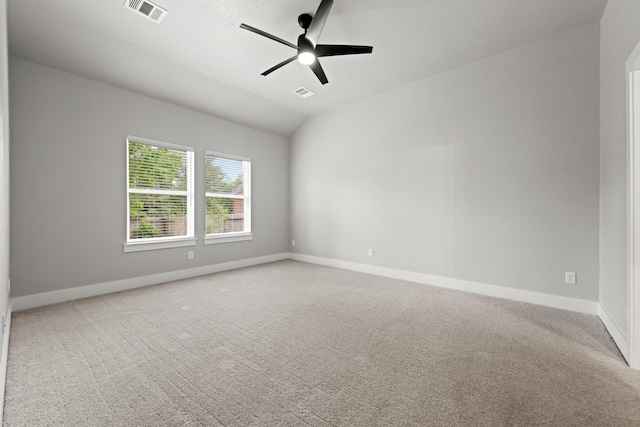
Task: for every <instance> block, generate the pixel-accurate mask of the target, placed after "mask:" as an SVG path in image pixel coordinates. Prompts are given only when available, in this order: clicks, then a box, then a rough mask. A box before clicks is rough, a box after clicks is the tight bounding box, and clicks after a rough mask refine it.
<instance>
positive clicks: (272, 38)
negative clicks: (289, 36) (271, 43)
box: [240, 24, 298, 49]
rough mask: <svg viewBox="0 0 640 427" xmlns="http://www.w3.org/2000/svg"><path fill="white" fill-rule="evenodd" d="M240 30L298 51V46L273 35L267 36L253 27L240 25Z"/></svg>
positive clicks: (267, 34)
mask: <svg viewBox="0 0 640 427" xmlns="http://www.w3.org/2000/svg"><path fill="white" fill-rule="evenodd" d="M240 28H242V29H243V30H247V31H251V32H252V33H256V34H260V35H261V36H264V37H266V38H268V39H271V40H275V41H277V42H278V43H282V44H284V45H286V46H289V47H292V48H294V49H298V46H296V45H295V44H293V43H289V42H288V41H286V40H283V39H281V38H280V37H276V36H274V35H273V34H269V33H267V32H265V31H262V30H259V29H257V28H255V27H252V26H251V25H247V24H240Z"/></svg>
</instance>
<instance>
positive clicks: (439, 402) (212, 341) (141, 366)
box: [4, 261, 640, 427]
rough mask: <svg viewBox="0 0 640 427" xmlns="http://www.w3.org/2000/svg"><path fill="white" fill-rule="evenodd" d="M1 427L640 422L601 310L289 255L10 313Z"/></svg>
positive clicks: (637, 402)
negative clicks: (570, 308) (597, 313)
mask: <svg viewBox="0 0 640 427" xmlns="http://www.w3.org/2000/svg"><path fill="white" fill-rule="evenodd" d="M6 387H7V388H6V397H5V420H4V421H5V425H7V426H45V425H46V426H51V425H64V426H94V425H95V426H226V427H232V426H367V427H370V426H458V425H464V426H542V425H545V426H546V425H549V426H640V372H639V371H633V370H631V369H629V368H628V367H627V366H626V364H625V363H624V361H623V359H622V357H621V356H620V354H619V352H618V350H617V349H616V347H615V345H614V344H613V342H612V340H611V338H610V337H609V336H608V335H607V332H606V331H605V329H604V327H603V326H602V324H601V322H600V320H599V319H598V318H596V317H594V316H588V315H581V314H576V313H571V312H566V311H561V310H555V309H549V308H545V307H538V306H534V305H529V304H524V303H517V302H511V301H506V300H500V299H493V298H488V297H482V296H477V295H472V294H467V293H462V292H456V291H450V290H445V289H440V288H435V287H430V286H424V285H419V284H414V283H408V282H403V281H398V280H392V279H387V278H382V277H376V276H370V275H366V274H360V273H354V272H349V271H344V270H338V269H332V268H326V267H320V266H316V265H311V264H305V263H300V262H295V261H281V262H276V263H271V264H265V265H260V266H256V267H250V268H245V269H241V270H234V271H229V272H224V273H218V274H213V275H209V276H202V277H198V278H194V279H189V280H183V281H177V282H172V283H168V284H163V285H158V286H152V287H147V288H141V289H136V290H132V291H127V292H120V293H116V294H110V295H105V296H101V297H95V298H89V299H85V300H80V301H73V302H68V303H63V304H58V305H55V306H49V307H44V308H40V309H34V310H29V311H23V312H18V313H14V317H13V320H12V325H11V342H10V346H9V365H8V373H7V386H6Z"/></svg>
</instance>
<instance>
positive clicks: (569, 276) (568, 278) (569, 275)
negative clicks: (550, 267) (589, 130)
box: [564, 271, 577, 285]
mask: <svg viewBox="0 0 640 427" xmlns="http://www.w3.org/2000/svg"><path fill="white" fill-rule="evenodd" d="M576 281H577V280H576V273H575V272H573V271H565V272H564V283H569V284H571V285H575V284H576Z"/></svg>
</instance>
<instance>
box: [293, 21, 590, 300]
mask: <svg viewBox="0 0 640 427" xmlns="http://www.w3.org/2000/svg"><path fill="white" fill-rule="evenodd" d="M598 76H599V25H598V24H597V23H595V24H591V25H588V26H585V27H581V28H578V29H576V30H574V31H572V32H569V33H565V34H562V35H560V36H557V37H554V38H550V39H546V40H543V41H541V42H538V43H535V44H532V45H528V46H525V47H522V48H519V49H517V50H513V51H509V52H506V53H504V54H500V55H497V56H494V57H491V58H488V59H486V60H482V61H479V62H476V63H474V64H471V65H469V66H466V67H462V68H459V69H456V70H453V71H450V72H447V73H444V74H442V75H439V76H436V77H433V78H429V79H426V80H423V81H420V82H417V83H415V84H412V85H409V86H406V87H402V88H399V89H397V90H394V91H391V92H388V93H385V94H382V95H379V96H376V97H372V98H370V99H367V100H363V101H361V102H358V103H355V104H352V105H348V106H345V107H343V108H340V109H337V110H334V111H331V112H328V113H325V114H322V115H319V116H314V117H313V118H311V119H310V120H308V121H307V122H306V123H305V124H304V125H303V126H302V127H301V128H300V129H299V130H298V132H297V133H296V134H295V135H294V137H293V140H292V148H291V159H290V161H291V180H290V182H291V200H292V205H291V206H292V208H291V216H292V223H291V238H292V239H295V240H296V247H295V248H293V249H294V251H295V252H298V253H301V254H307V255H313V256H320V257H327V258H333V259H339V260H345V261H351V262H358V263H371V264H375V265H378V266H384V267H389V268H395V269H402V270H409V271H414V272H420V273H426V274H433V275H439V276H444V277H451V278H456V279H464V280H469V281H475V282H482V283H488V284H493V285H501V286H506V287H513V288H519V289H526V290H533V291H539V292H546V293H551V294H557V295H563V296H569V297H575V298H581V299H586V300H591V301H596V300H597V298H598V176H599V170H598V132H599V130H598V115H599V111H598V105H599V104H598V103H599V101H598V100H599V96H598ZM368 248H373V249H374V251H375V252H374V254H375V256H374V257H372V258H370V257H368V256H367V249H368ZM565 271H575V272H577V274H578V284H577V285H566V284H564V272H565Z"/></svg>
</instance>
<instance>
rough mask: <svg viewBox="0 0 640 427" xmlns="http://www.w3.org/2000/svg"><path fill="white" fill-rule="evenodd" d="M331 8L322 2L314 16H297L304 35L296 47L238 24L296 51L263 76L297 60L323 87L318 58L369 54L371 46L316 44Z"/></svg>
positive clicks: (329, 1) (330, 1) (328, 1)
mask: <svg viewBox="0 0 640 427" xmlns="http://www.w3.org/2000/svg"><path fill="white" fill-rule="evenodd" d="M331 6H333V0H322V1H321V2H320V6H319V7H318V11H317V12H316V15H315V16H311V15H309V14H308V13H303V14H302V15H300V16H298V24H300V26H301V27H302V29H304V34H300V36H299V37H298V45H297V46H296V45H295V44H293V43H289V42H288V41H286V40H283V39H281V38H280V37H276V36H274V35H273V34H269V33H267V32H265V31H262V30H259V29H257V28H254V27H252V26H250V25H247V24H240V28H242V29H243V30H247V31H251V32H253V33H256V34H260V35H261V36H264V37H267V38H269V39H271V40H275V41H277V42H278V43H282V44H283V45H286V46H289V47H292V48H294V49H296V50H297V51H298V53H297V54H296V55H294V56H292V57H291V58H288V59H285V60H284V61H282V62H281V63H279V64H278V65H275V66H273V67H271V68H269V69H268V70H267V71H265V72H264V73H262V75H263V76H266V75H269V74H271V73H272V72H274V71H275V70H277V69H278V68H280V67H283V66H285V65H287V64H288V63H290V62H293V61H294V60H295V59H298V61H300V62H301V63H302V64H305V65H308V66H309V67H310V68H311V70H313V72H314V73H315V75H316V76H317V77H318V80H320V82H321V83H322V84H323V85H324V84H327V83H329V80H327V76H326V75H325V73H324V70H323V69H322V66H321V65H320V62H319V61H318V58H320V57H323V56H337V55H357V54H362V53H371V52H372V51H373V47H372V46H353V45H342V44H318V39H319V38H320V33H322V29H323V28H324V24H325V22H326V21H327V17H328V16H329V11H330V10H331Z"/></svg>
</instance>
